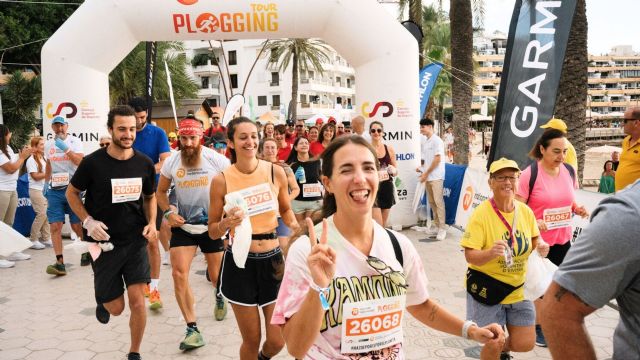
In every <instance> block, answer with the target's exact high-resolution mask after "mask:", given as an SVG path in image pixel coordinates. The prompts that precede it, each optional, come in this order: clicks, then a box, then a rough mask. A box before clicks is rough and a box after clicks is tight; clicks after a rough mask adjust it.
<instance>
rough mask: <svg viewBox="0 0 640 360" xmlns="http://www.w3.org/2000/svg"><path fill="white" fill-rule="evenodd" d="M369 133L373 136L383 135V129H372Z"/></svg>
mask: <svg viewBox="0 0 640 360" xmlns="http://www.w3.org/2000/svg"><path fill="white" fill-rule="evenodd" d="M369 132H370V133H372V134H375V133H378V134H382V129H371V130H369Z"/></svg>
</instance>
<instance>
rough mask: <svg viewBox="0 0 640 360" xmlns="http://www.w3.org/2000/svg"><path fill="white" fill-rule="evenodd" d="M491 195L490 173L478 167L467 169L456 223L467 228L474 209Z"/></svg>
mask: <svg viewBox="0 0 640 360" xmlns="http://www.w3.org/2000/svg"><path fill="white" fill-rule="evenodd" d="M490 196H491V188H489V173H487V172H484V171H480V170H476V169H467V171H466V172H465V173H464V180H463V181H462V186H461V189H460V199H459V200H458V208H457V211H456V222H455V224H456V225H457V226H459V227H460V228H462V229H465V228H466V227H467V223H468V222H469V217H470V216H471V213H472V212H473V210H475V209H476V208H477V207H478V205H480V203H481V202H483V201H485V200H487V199H488V198H489V197H490Z"/></svg>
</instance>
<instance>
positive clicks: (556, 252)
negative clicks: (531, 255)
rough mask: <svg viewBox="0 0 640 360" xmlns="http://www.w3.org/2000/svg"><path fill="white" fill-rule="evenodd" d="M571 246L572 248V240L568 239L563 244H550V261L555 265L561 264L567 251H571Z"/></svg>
mask: <svg viewBox="0 0 640 360" xmlns="http://www.w3.org/2000/svg"><path fill="white" fill-rule="evenodd" d="M538 239H540V238H538ZM570 248H571V241H567V242H566V243H564V244H562V245H559V244H556V245H553V246H550V247H549V254H548V255H547V259H549V261H551V262H552V263H553V264H554V265H556V266H560V264H562V262H563V261H564V257H565V256H566V255H567V252H569V249H570Z"/></svg>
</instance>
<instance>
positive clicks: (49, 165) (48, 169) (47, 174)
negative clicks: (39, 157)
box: [44, 160, 51, 182]
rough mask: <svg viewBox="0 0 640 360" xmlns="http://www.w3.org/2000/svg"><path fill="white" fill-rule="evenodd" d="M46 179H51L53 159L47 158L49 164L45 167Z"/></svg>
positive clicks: (47, 180)
mask: <svg viewBox="0 0 640 360" xmlns="http://www.w3.org/2000/svg"><path fill="white" fill-rule="evenodd" d="M44 181H46V182H49V181H51V161H50V160H47V165H46V166H45V167H44Z"/></svg>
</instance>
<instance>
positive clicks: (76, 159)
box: [65, 149, 84, 166]
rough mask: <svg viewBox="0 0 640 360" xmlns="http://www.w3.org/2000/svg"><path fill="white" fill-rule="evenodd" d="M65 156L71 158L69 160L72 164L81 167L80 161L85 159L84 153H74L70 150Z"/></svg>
mask: <svg viewBox="0 0 640 360" xmlns="http://www.w3.org/2000/svg"><path fill="white" fill-rule="evenodd" d="M65 155H66V156H68V157H69V160H71V162H72V163H73V165H75V166H78V165H80V161H82V158H84V154H83V153H77V152H74V151H73V150H71V149H69V151H67V152H66V153H65Z"/></svg>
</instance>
